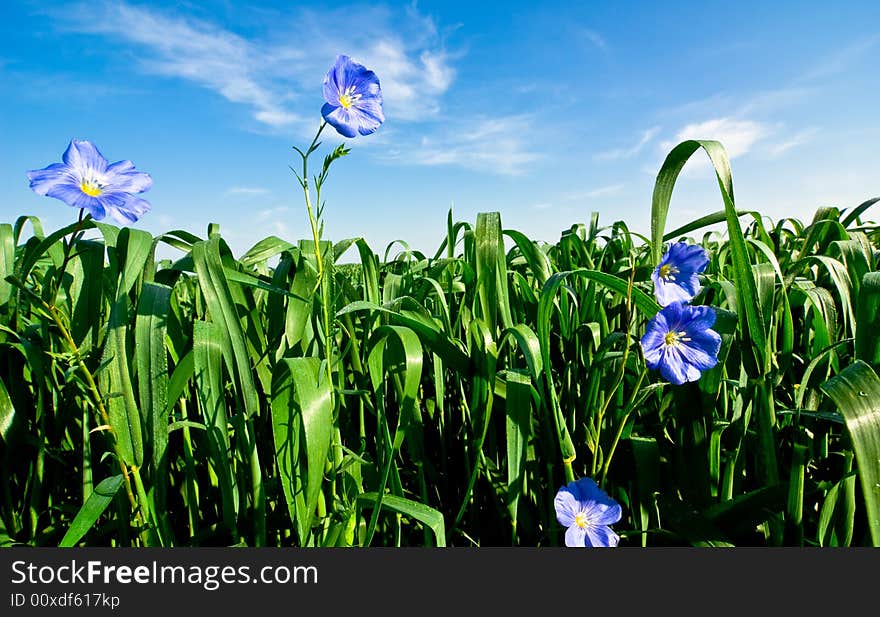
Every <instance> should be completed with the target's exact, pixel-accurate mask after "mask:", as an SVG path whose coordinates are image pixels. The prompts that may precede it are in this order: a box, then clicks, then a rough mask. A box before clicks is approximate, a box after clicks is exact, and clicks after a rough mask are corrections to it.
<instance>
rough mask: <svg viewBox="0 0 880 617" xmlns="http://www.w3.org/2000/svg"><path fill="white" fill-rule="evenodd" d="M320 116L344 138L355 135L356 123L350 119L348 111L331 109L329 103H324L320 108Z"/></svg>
mask: <svg viewBox="0 0 880 617" xmlns="http://www.w3.org/2000/svg"><path fill="white" fill-rule="evenodd" d="M321 115H322V116H324V120H326V121H327V123H328V124H330V125H331V126H332V127H333V128H335V129H336V130H337V131H339V134H340V135H343V136H344V137H354V136H355V135H357V130H358V122H357V119H355V118H353V117H352V114H351V113H350V111H349V110H348V109H345V108H344V107H333V106H332V105H330V104H329V103H324V106H323V107H321Z"/></svg>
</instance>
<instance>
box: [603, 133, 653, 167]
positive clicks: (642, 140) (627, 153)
mask: <svg viewBox="0 0 880 617" xmlns="http://www.w3.org/2000/svg"><path fill="white" fill-rule="evenodd" d="M659 132H660V127H659V126H652V127H651V128H649V129H647V130H645V131H642V134H641V136H640V137H639V140H638V141H637V142H636V143H635V144H633V145H631V146H629V147H627V148H615V149H614V150H608V151H606V152H600V153H598V154H596V155H595V156H594V157H593V158H594V159H595V160H597V161H613V160H618V159H628V158H632V157H634V156H635V155H637V154H638V153H639V152H641V151H642V149H643V148H644V147H645V146H647V145H648V143H650V141H651V140H652V139H654V137H656V135H657V133H659Z"/></svg>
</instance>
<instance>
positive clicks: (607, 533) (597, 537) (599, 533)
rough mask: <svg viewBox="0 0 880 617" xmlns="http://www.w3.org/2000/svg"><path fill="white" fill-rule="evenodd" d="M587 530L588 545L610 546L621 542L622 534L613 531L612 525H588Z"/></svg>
mask: <svg viewBox="0 0 880 617" xmlns="http://www.w3.org/2000/svg"><path fill="white" fill-rule="evenodd" d="M586 532H587V533H586V538H585V540H586V544H587V546H593V547H602V548H608V547H612V546H617V543H618V542H620V536H618V535H617V534H616V533H614V532H613V531H611V528H610V527H606V526H605V525H600V526H598V527H587V529H586ZM566 536H568V534H566Z"/></svg>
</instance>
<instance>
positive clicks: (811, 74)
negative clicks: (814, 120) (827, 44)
mask: <svg viewBox="0 0 880 617" xmlns="http://www.w3.org/2000/svg"><path fill="white" fill-rule="evenodd" d="M878 43H880V34H874V35H871V36H868V37H864V38H861V39H859V40H857V41H854V42H853V43H851V44H849V45H847V46H846V47H842V48H839V49H836V50H835V51H834V52H832V53H830V54H828V55H827V56H825V57H824V58H822V59H821V60H820V61H819V62H818V63H817V64H816V65H815V66H813V67H812V68H811V69H810V70H808V71H807V72H805V73H804V74H803V75H802V76H801V78H800V81H812V80H816V79H823V78H826V77H831V76H833V75H837V74H838V73H842V72H844V71H846V70H847V69H848V68H850V67H851V66H852V65H853V64H855V63H856V62H858V61H859V60H861V59H862V58H863V57H864V56H865V55H866V54H867V53H868V52H869V51H871V50H872V49H873V48H874V47H876V46H877V44H878Z"/></svg>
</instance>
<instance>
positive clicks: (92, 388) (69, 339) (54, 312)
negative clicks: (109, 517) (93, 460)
mask: <svg viewBox="0 0 880 617" xmlns="http://www.w3.org/2000/svg"><path fill="white" fill-rule="evenodd" d="M15 283H17V285H16V286H17V287H19V289H22V290H24V291H25V292H27V293H28V295H30V296H31V298H32V299H33V300H34V301H36V302H37V303H38V304H39V305H40V306H41V307H42V308H43V310H44V311H46V313H48V314H49V316H50V317H51V318H52V321H53V322H55V325H56V326H57V327H58V330H59V331H60V332H61V336H62V337H63V338H64V341H65V342H66V343H67V346H68V347H69V348H70V351H71V353H72V354H73V356H74V358H76V363H77V367H78V368H79V370H80V373H82V375H83V377H84V378H85V380H86V386H87V388H88V390H89V393H90V394H91V395H92V399H93V400H94V401H95V405H96V407H97V409H98V413H99V415H100V416H101V422H102V423H103V425H104V426H106V427H107V428H108V430H109V432H110V434H111V436H112V441H113V450H114V451H115V453H116V460H117V462H118V463H119V467H120V469H121V470H122V479H123V483H124V485H125V493H126V495H127V497H128V501H129V503H130V504H131V509H132V512H134V514H135V517H136V518H137V522H138V526H139V528H140V529H141V540H142V541H144V542H146V540H147V536H146V535H145V534H146V530H147V526H146V524H145V522H144V518H143V513H142V511H141V508H139V507H138V500H137V499H136V498H135V496H134V491H133V490H132V486H131V478H130V475H129V469H128V466H127V465H126V464H125V459H124V458H123V456H122V450H121V448H120V447H119V443H118V442H117V440H116V433H115V432H114V430H113V427H112V426H111V425H110V415H109V414H108V413H107V408H106V407H104V401H103V400H102V399H101V393H100V391H99V390H98V386H97V384H96V383H95V378H94V376H93V375H92V372H91V371H90V370H89V368H88V367H87V366H86V363H85V362H84V361H83V359H82V356H81V354H80V350H79V347H78V346H77V344H76V343H75V342H74V340H73V336H71V334H70V330H69V329H68V328H67V326H66V325H65V324H64V320H63V319H62V315H61V311H59V310H58V309H57V308H56V307H54V306H52V305H50V304H48V303H47V302H46V301H45V300H43V299H42V298H40V297H39V296H38V295H37V294H35V293H33V292H32V291H31V290H30V289H28V288H27V287H25V286H24V285H23V284H21V283H20V282H18V281H15ZM144 505H146V504H144Z"/></svg>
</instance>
